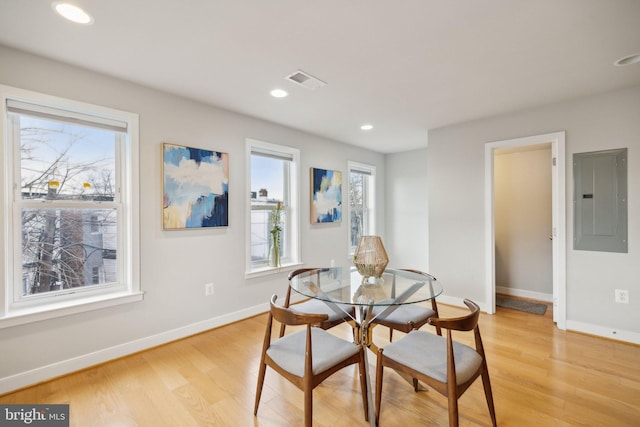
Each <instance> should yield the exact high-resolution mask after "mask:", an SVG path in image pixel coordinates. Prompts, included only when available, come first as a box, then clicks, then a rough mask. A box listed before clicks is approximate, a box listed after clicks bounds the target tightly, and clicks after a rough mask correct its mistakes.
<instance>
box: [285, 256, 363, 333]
mask: <svg viewBox="0 0 640 427" xmlns="http://www.w3.org/2000/svg"><path fill="white" fill-rule="evenodd" d="M310 271H318V273H319V272H320V269H318V268H300V269H297V270H294V271H292V272H291V273H289V277H288V279H289V284H290V283H291V280H292V279H293V278H294V277H296V276H298V275H300V274H303V273H308V272H310ZM319 280H320V275H319V274H318V275H316V281H319ZM284 307H285V308H289V309H291V310H292V311H294V312H296V313H307V314H326V315H327V316H328V317H327V319H326V320H323V321H321V322H318V323H317V324H315V325H313V326H317V327H319V328H322V329H325V330H326V329H329V328H333V327H334V326H337V325H339V324H341V323H343V322H347V323H349V325H350V326H351V327H352V328H353V329H354V336H356V335H355V334H356V333H357V330H358V326H357V324H356V322H355V318H356V310H355V307H353V306H352V305H347V304H327V303H326V302H324V301H321V300H319V299H314V298H307V299H305V300H304V301H302V302H299V303H296V304H291V286H288V287H287V293H286V295H285V298H284ZM286 326H287V325H286V324H284V323H283V324H281V325H280V337H282V336H284V333H285V328H286Z"/></svg>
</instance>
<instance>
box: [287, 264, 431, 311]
mask: <svg viewBox="0 0 640 427" xmlns="http://www.w3.org/2000/svg"><path fill="white" fill-rule="evenodd" d="M290 286H291V288H292V289H293V290H294V291H296V292H298V293H300V294H302V295H304V296H307V297H311V298H316V299H319V300H323V301H327V302H333V303H343V304H352V305H381V306H389V305H401V304H413V303H417V302H422V301H428V300H430V299H432V298H435V297H437V296H438V295H440V294H441V293H442V284H441V283H440V282H438V281H437V280H436V278H435V277H433V276H431V275H429V274H427V273H422V272H418V271H414V270H394V269H386V270H385V272H384V273H383V274H382V276H381V277H379V278H374V277H363V276H362V275H360V273H358V271H357V270H356V269H355V267H348V268H343V267H335V268H318V269H313V270H309V271H305V272H303V273H300V274H298V275H296V276H294V277H293V278H292V279H291V282H290Z"/></svg>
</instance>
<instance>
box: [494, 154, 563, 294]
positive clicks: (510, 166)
mask: <svg viewBox="0 0 640 427" xmlns="http://www.w3.org/2000/svg"><path fill="white" fill-rule="evenodd" d="M494 180H495V181H494V182H495V184H494V209H495V210H494V221H495V247H496V255H495V259H496V267H495V274H496V291H497V292H498V293H505V294H508V295H516V296H523V297H529V298H536V299H541V300H544V301H553V278H552V273H553V271H552V268H551V266H552V250H551V249H552V248H551V243H552V242H551V240H549V236H550V235H551V232H552V224H551V145H550V144H546V145H541V146H540V145H536V146H533V147H525V148H521V149H518V150H517V151H513V150H511V149H499V150H496V151H495V160H494Z"/></svg>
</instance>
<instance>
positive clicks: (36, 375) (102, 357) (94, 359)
mask: <svg viewBox="0 0 640 427" xmlns="http://www.w3.org/2000/svg"><path fill="white" fill-rule="evenodd" d="M266 311H269V305H268V304H260V305H257V306H254V307H249V308H246V309H244V310H240V311H236V312H234V313H228V314H225V315H223V316H219V317H215V318H212V319H208V320H205V321H202V322H198V323H193V324H191V325H186V326H183V327H180V328H177V329H172V330H169V331H166V332H162V333H159V334H156V335H152V336H149V337H145V338H141V339H138V340H135V341H131V342H128V343H124V344H120V345H117V346H113V347H109V348H105V349H102V350H98V351H96V352H93V353H88V354H83V355H82V356H78V357H74V358H72V359H67V360H62V361H60V362H56V363H52V364H50V365H47V366H42V367H39V368H36V369H32V370H30V371H26V372H21V373H19V374H15V375H11V376H8V377H4V378H0V394H4V393H9V392H11V391H13V390H18V389H20V388H23V387H27V386H30V385H33V384H37V383H40V382H43V381H46V380H49V379H51V378H56V377H59V376H62V375H66V374H69V373H71V372H75V371H79V370H81V369H85V368H88V367H90V366H94V365H98V364H100V363H104V362H108V361H109V360H113V359H117V358H119V357H123V356H127V355H130V354H133V353H137V352H139V351H142V350H146V349H149V348H152V347H156V346H158V345H162V344H166V343H168V342H171V341H175V340H178V339H181V338H185V337H188V336H190V335H195V334H198V333H200V332H204V331H207V330H209V329H212V328H217V327H219V326H223V325H226V324H229V323H233V322H236V321H238V320H242V319H246V318H248V317H251V316H255V315H257V314H260V313H264V312H266Z"/></svg>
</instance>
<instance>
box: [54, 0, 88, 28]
mask: <svg viewBox="0 0 640 427" xmlns="http://www.w3.org/2000/svg"><path fill="white" fill-rule="evenodd" d="M51 5H52V6H53V9H54V10H55V11H56V12H58V13H59V14H60V15H61V16H63V17H64V18H66V19H68V20H69V21H72V22H75V23H76V24H83V25H89V24H93V18H92V17H91V15H89V14H88V13H87V12H85V11H84V10H82V9H80V8H79V7H78V6H75V5H73V4H71V3H64V2H53V3H52V4H51Z"/></svg>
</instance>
